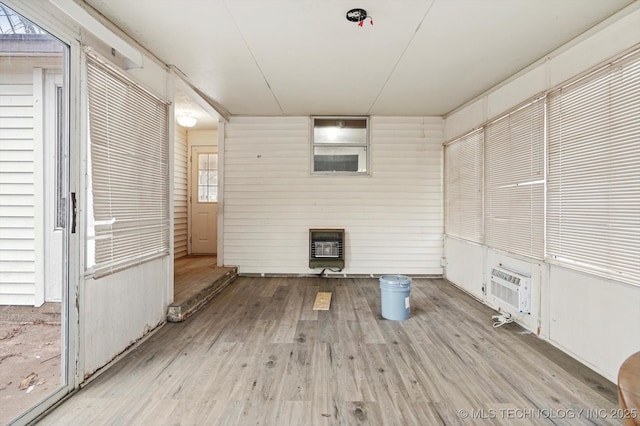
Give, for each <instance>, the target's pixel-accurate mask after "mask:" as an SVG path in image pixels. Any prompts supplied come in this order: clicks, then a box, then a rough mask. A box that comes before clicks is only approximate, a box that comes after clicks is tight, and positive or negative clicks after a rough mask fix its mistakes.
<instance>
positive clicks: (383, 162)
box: [223, 117, 443, 275]
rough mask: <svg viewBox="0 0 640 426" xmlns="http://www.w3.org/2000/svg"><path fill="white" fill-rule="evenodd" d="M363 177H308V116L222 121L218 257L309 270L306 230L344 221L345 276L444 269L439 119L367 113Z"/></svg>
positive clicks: (260, 267)
mask: <svg viewBox="0 0 640 426" xmlns="http://www.w3.org/2000/svg"><path fill="white" fill-rule="evenodd" d="M370 123H371V124H370V126H371V129H370V131H371V145H370V156H371V175H370V176H326V175H322V176H316V175H311V174H310V171H309V167H310V140H309V137H310V136H309V135H310V131H309V126H310V119H309V118H308V117H287V118H261V117H252V118H249V117H243V118H235V117H234V118H233V119H232V120H231V122H230V123H229V124H227V125H226V126H225V139H224V143H225V147H224V148H225V149H224V153H225V154H224V167H225V174H224V196H225V198H224V206H223V209H224V264H225V265H237V266H239V270H240V273H265V274H278V273H283V274H310V273H318V272H320V271H319V270H312V269H309V267H308V257H309V253H308V237H309V235H308V231H309V229H310V228H344V229H345V260H346V263H345V269H344V270H343V271H342V272H343V273H345V274H376V275H377V274H386V273H401V274H408V275H431V274H433V275H439V274H441V273H442V268H441V266H440V259H441V257H442V232H443V229H442V142H443V121H442V120H441V119H439V118H422V117H417V118H391V117H384V118H383V117H373V118H372V119H371V122H370Z"/></svg>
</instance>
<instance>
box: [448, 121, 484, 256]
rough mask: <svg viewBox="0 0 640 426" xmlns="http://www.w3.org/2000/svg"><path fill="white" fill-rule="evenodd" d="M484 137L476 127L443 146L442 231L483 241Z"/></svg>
mask: <svg viewBox="0 0 640 426" xmlns="http://www.w3.org/2000/svg"><path fill="white" fill-rule="evenodd" d="M483 137H484V132H483V131H482V130H476V131H475V132H473V133H470V134H468V135H466V136H464V137H462V138H460V139H457V140H455V141H453V142H451V143H450V144H448V145H447V146H446V147H445V150H444V158H445V165H444V182H445V188H444V190H445V197H444V199H445V232H446V233H447V235H452V236H455V237H459V238H463V239H465V240H469V241H474V242H477V243H480V242H482V183H483V153H484V151H483V146H482V145H483Z"/></svg>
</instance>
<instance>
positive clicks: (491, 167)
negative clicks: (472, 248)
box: [484, 99, 545, 259]
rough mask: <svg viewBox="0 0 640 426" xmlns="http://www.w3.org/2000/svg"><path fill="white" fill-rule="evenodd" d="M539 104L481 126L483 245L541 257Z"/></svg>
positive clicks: (541, 132)
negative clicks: (483, 186) (483, 126)
mask: <svg viewBox="0 0 640 426" xmlns="http://www.w3.org/2000/svg"><path fill="white" fill-rule="evenodd" d="M544 113H545V111H544V101H543V100H542V99H538V100H536V101H534V102H532V103H530V104H528V105H526V106H524V107H522V108H520V109H518V110H516V111H514V112H512V113H510V114H508V115H506V116H504V117H502V118H500V119H498V120H496V121H494V122H492V123H490V124H488V125H487V126H486V127H485V212H484V214H485V242H486V244H487V245H489V246H492V247H496V248H498V249H501V250H505V251H507V252H510V253H515V254H520V255H525V256H529V257H532V258H535V259H542V258H543V257H544V178H545V176H544V142H545V138H544V131H545V127H544V120H545V117H544Z"/></svg>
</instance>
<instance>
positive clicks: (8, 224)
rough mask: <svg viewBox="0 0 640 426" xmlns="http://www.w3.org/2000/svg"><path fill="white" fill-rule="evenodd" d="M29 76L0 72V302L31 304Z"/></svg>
mask: <svg viewBox="0 0 640 426" xmlns="http://www.w3.org/2000/svg"><path fill="white" fill-rule="evenodd" d="M33 90H34V89H33V75H32V74H31V73H25V74H1V75H0V304H2V305H5V304H6V305H33V304H34V302H35V292H36V289H35V281H36V242H35V234H36V229H35V217H34V214H35V191H36V188H35V186H36V182H35V163H34V159H35V151H36V146H35V140H34V136H35V135H34V106H33V99H34V96H33Z"/></svg>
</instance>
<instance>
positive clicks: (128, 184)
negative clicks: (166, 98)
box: [87, 57, 169, 277]
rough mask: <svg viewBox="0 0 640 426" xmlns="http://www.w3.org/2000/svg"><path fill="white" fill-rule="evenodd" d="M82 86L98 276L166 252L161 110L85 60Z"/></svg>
mask: <svg viewBox="0 0 640 426" xmlns="http://www.w3.org/2000/svg"><path fill="white" fill-rule="evenodd" d="M87 80H88V94H89V137H90V151H91V153H90V163H91V164H90V169H91V191H92V198H93V214H94V217H93V223H94V228H95V229H94V231H95V234H94V235H95V237H94V238H95V259H93V261H94V266H93V272H94V276H96V277H99V276H103V275H107V274H110V273H113V272H115V271H117V270H121V269H124V268H127V267H130V266H133V265H136V264H139V263H142V262H145V261H147V260H150V259H153V258H155V257H158V256H162V255H165V254H167V253H169V164H168V146H169V143H168V140H169V139H168V109H167V104H166V103H165V102H163V101H162V100H160V99H158V98H156V97H154V96H152V95H151V94H150V93H148V92H147V91H145V90H143V89H141V88H140V87H138V86H137V85H136V84H134V83H133V82H131V81H129V80H128V79H127V78H126V77H124V76H122V75H120V74H119V73H117V72H116V71H114V70H112V69H110V68H109V67H107V66H105V65H104V64H101V63H100V62H98V61H97V60H96V59H93V58H91V57H87ZM89 234H92V232H89ZM88 262H89V263H91V259H90V260H89V261H88Z"/></svg>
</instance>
